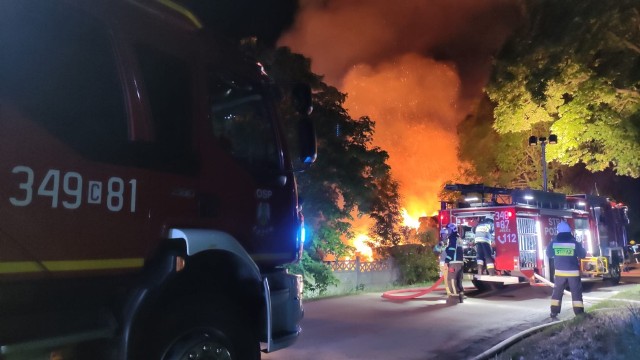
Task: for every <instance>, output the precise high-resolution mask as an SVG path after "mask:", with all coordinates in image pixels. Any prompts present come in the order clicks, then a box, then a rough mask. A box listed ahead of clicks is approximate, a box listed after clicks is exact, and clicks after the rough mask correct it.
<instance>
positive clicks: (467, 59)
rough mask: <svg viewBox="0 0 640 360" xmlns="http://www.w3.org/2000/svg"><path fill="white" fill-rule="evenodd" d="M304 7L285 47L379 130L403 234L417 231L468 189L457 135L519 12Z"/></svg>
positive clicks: (378, 2)
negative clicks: (456, 186) (406, 229)
mask: <svg viewBox="0 0 640 360" xmlns="http://www.w3.org/2000/svg"><path fill="white" fill-rule="evenodd" d="M301 4H302V6H301V11H300V12H299V13H298V16H297V17H296V21H295V24H294V26H293V27H292V28H291V31H290V32H289V33H287V34H285V35H284V36H283V37H282V38H281V39H280V41H279V43H280V45H286V46H289V47H290V48H291V49H292V50H293V51H296V52H300V53H302V54H305V55H306V56H309V57H310V58H311V59H312V60H313V61H312V66H313V71H314V72H315V73H317V74H323V76H324V77H325V79H326V82H327V83H328V84H331V85H334V86H337V87H338V88H339V89H340V91H342V92H344V93H346V94H348V97H347V99H346V102H345V108H346V109H347V111H348V113H349V115H350V116H352V117H353V118H358V117H360V116H364V115H367V116H369V117H371V119H372V120H374V121H375V122H376V128H375V134H374V139H373V145H374V146H378V147H380V148H382V149H384V150H385V151H387V153H388V154H389V159H388V164H389V166H390V167H391V169H392V175H393V177H394V178H395V179H396V180H398V181H399V183H400V189H399V192H400V196H401V197H402V199H403V204H402V206H403V207H405V208H406V209H407V210H406V211H405V212H403V217H404V219H405V225H406V226H411V227H412V228H415V227H417V224H418V221H417V220H415V219H416V218H417V216H416V215H418V214H420V213H421V211H423V210H426V212H423V213H425V214H426V213H429V212H434V211H437V210H438V209H439V208H440V206H439V205H440V204H439V202H438V194H439V192H440V191H441V190H442V185H443V183H445V182H447V181H450V180H456V181H460V182H466V181H465V180H466V179H463V178H461V177H462V175H461V174H462V172H461V171H460V169H459V168H460V167H461V166H464V164H463V163H461V162H460V160H459V159H458V156H457V148H458V145H459V144H458V135H457V126H458V124H459V123H460V121H461V120H462V119H464V118H465V117H466V116H467V114H469V113H470V112H472V111H473V109H474V104H475V102H476V101H477V99H478V98H479V97H480V96H481V94H482V88H483V86H484V84H485V83H486V79H488V77H489V73H490V64H491V58H492V55H493V53H495V51H496V50H497V49H500V48H501V44H502V43H503V41H504V39H506V38H507V37H508V35H509V34H510V33H511V31H512V29H514V28H516V26H518V24H519V23H520V19H521V15H522V14H521V7H520V6H519V5H518V3H517V2H513V1H503V0H491V1H476V0H461V1H447V0H430V1H424V0H404V1H399V2H398V1H395V2H394V1H388V0H367V1H341V0H326V1H303V2H301ZM443 14H445V15H446V16H443ZM470 19H472V20H473V21H469V20H470ZM354 24H355V26H354ZM478 29H482V30H478ZM433 54H437V55H438V56H434V55H433ZM418 210H420V211H418ZM409 214H410V215H409ZM358 232H360V231H358Z"/></svg>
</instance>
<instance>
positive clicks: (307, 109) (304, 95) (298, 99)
mask: <svg viewBox="0 0 640 360" xmlns="http://www.w3.org/2000/svg"><path fill="white" fill-rule="evenodd" d="M291 96H292V99H293V106H294V108H295V109H296V111H297V112H298V113H299V114H300V115H302V116H305V115H307V116H308V115H311V112H312V111H313V102H312V100H311V87H310V86H309V85H308V84H303V83H300V84H297V85H296V86H294V87H293V89H292V90H291Z"/></svg>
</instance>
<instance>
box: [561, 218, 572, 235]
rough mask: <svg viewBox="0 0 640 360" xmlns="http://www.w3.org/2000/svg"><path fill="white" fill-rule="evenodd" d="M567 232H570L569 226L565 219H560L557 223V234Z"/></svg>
mask: <svg viewBox="0 0 640 360" xmlns="http://www.w3.org/2000/svg"><path fill="white" fill-rule="evenodd" d="M567 232H571V226H569V224H567V222H566V221H564V220H563V221H560V222H559V223H558V234H559V233H567Z"/></svg>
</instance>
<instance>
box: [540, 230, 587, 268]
mask: <svg viewBox="0 0 640 360" xmlns="http://www.w3.org/2000/svg"><path fill="white" fill-rule="evenodd" d="M586 256H587V252H586V250H585V249H584V247H582V244H581V243H579V242H577V241H576V239H575V238H574V237H573V235H571V233H569V232H561V233H558V235H557V236H556V238H555V239H554V240H553V241H552V242H551V243H550V244H549V246H547V257H548V258H549V259H553V261H554V266H555V276H580V259H582V258H584V257H586Z"/></svg>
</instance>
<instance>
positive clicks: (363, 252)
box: [352, 234, 373, 261]
mask: <svg viewBox="0 0 640 360" xmlns="http://www.w3.org/2000/svg"><path fill="white" fill-rule="evenodd" d="M371 241H372V240H371V238H370V237H369V235H367V234H358V235H356V237H355V238H354V239H353V241H352V246H353V247H355V248H356V256H360V260H365V261H373V249H372V248H371V247H370V246H369V245H367V242H371Z"/></svg>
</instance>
